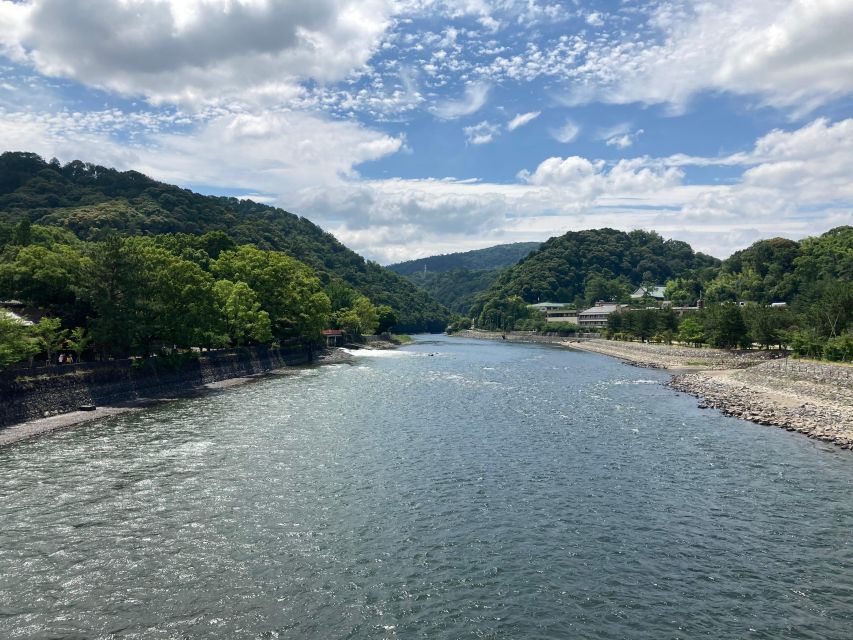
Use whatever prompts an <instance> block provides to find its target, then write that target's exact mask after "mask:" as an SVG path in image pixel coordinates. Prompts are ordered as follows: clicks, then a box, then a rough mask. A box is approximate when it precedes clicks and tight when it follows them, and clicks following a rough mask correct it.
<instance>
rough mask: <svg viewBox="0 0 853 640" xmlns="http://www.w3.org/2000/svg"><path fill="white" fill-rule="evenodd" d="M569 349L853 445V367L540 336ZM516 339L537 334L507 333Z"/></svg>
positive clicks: (729, 407) (763, 419)
mask: <svg viewBox="0 0 853 640" xmlns="http://www.w3.org/2000/svg"><path fill="white" fill-rule="evenodd" d="M460 335H464V337H469V338H479V339H488V340H501V339H502V337H501V334H499V333H495V332H485V331H466V332H462V333H461V334H460ZM541 338H547V339H546V340H539V342H547V343H550V344H557V345H559V346H562V347H567V348H570V349H577V350H579V351H588V352H591V353H598V354H601V355H606V356H610V357H612V358H618V359H620V360H622V361H624V362H627V363H629V364H631V365H634V366H638V367H644V368H651V369H663V370H666V371H670V372H671V373H672V374H673V376H674V377H673V378H672V379H671V380H670V381H669V382H668V383H666V384H667V386H669V387H670V388H672V389H675V390H677V391H681V392H684V393H689V394H691V395H693V396H696V397H697V398H699V401H700V402H699V406H700V407H701V408H712V409H717V410H719V411H720V412H721V413H723V414H725V415H728V416H733V417H737V418H741V419H743V420H748V421H750V422H755V423H757V424H762V425H768V426H776V427H780V428H783V429H786V430H788V431H793V432H797V433H801V434H803V435H805V436H808V437H810V438H816V439H819V440H823V441H825V442H830V443H833V444H835V445H838V446H840V447H842V448H844V449H853V367H851V366H848V365H842V364H833V363H824V362H810V361H797V360H790V359H788V358H783V357H780V356H781V355H782V354H781V353H780V352H778V351H735V350H731V351H730V350H725V349H699V348H694V347H685V346H678V345H665V344H650V343H638V342H616V341H611V340H602V339H577V338H556V339H554V338H553V337H550V336H541ZM507 340H508V341H510V342H533V341H534V340H531V339H529V338H528V337H525V336H519V337H516V336H512V337H511V336H509V335H508V336H507Z"/></svg>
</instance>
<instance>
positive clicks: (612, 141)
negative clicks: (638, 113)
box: [597, 122, 643, 149]
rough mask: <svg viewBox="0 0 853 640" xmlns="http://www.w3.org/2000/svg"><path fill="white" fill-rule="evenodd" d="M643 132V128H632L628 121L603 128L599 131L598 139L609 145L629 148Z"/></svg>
mask: <svg viewBox="0 0 853 640" xmlns="http://www.w3.org/2000/svg"><path fill="white" fill-rule="evenodd" d="M642 134H643V130H642V129H637V130H636V131H632V130H631V125H630V124H628V123H627V122H624V123H621V124H617V125H615V126H612V127H608V128H605V129H601V130H599V132H598V136H597V137H598V139H599V140H602V141H604V144H606V145H607V146H608V147H617V148H619V149H627V148H628V147H630V146H631V145H633V144H634V142H636V140H637V138H639V137H640V136H641V135H642Z"/></svg>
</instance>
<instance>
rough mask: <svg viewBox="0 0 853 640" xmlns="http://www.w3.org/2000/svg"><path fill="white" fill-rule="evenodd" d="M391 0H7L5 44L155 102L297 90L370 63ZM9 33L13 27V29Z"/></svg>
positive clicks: (36, 61)
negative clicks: (301, 84) (302, 83)
mask: <svg viewBox="0 0 853 640" xmlns="http://www.w3.org/2000/svg"><path fill="white" fill-rule="evenodd" d="M392 8H393V7H392V5H391V3H390V2H389V1H387V0H312V2H297V1H295V0H237V1H234V0H134V1H133V2H114V1H110V0H88V1H87V2H80V1H78V0H30V1H29V2H23V3H17V2H10V1H9V0H2V2H0V25H3V26H6V25H11V26H12V27H13V28H12V29H10V30H9V31H8V32H7V34H6V35H4V36H2V37H3V41H2V44H3V47H4V50H5V51H6V52H7V53H8V52H11V53H12V54H14V57H15V59H17V60H19V61H26V62H28V63H30V64H32V65H33V66H34V67H35V68H36V69H37V70H38V71H39V72H40V73H42V74H44V75H47V76H53V77H63V78H70V79H73V80H76V81H79V82H81V83H83V84H86V85H90V86H96V87H102V88H105V89H108V90H111V91H117V92H119V93H122V94H125V95H131V96H143V97H145V98H147V99H148V100H150V101H151V102H152V103H157V104H161V103H184V104H199V103H210V102H219V101H221V100H222V98H223V97H230V98H238V97H241V96H243V95H244V93H250V94H258V95H262V96H263V95H269V96H273V97H278V96H281V95H284V96H285V97H288V98H289V97H292V96H293V95H294V94H295V93H296V92H297V89H296V88H295V85H296V83H297V81H298V80H299V79H304V78H311V79H315V80H319V81H335V80H340V79H342V78H344V77H346V76H347V74H349V73H350V72H351V71H352V70H354V69H356V68H358V67H359V66H361V65H364V64H365V63H366V62H367V61H368V60H369V58H370V56H371V55H372V53H373V52H374V50H375V48H376V47H377V46H378V43H379V39H380V37H381V36H382V34H383V33H384V31H385V29H386V28H387V26H388V24H389V19H390V17H391V13H392ZM4 31H6V30H5V29H4Z"/></svg>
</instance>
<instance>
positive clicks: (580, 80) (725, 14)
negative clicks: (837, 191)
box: [568, 0, 853, 112]
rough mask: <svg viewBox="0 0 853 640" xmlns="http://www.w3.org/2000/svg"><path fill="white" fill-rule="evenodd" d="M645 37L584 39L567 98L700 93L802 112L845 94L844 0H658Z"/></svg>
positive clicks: (848, 88) (852, 70) (850, 53)
mask: <svg viewBox="0 0 853 640" xmlns="http://www.w3.org/2000/svg"><path fill="white" fill-rule="evenodd" d="M653 7H654V9H653V12H652V15H651V18H650V20H649V23H648V30H647V32H646V33H645V34H642V35H641V36H640V37H637V36H636V34H632V35H624V36H623V37H622V39H615V40H614V39H611V40H609V41H604V42H594V43H589V44H590V46H589V48H588V50H587V51H585V55H584V61H583V63H582V64H580V65H577V66H576V67H574V68H573V69H571V70H570V71H569V74H568V77H571V78H573V79H574V81H575V86H574V89H573V91H572V95H571V97H570V99H569V102H570V103H573V104H576V103H581V102H590V101H594V100H603V101H606V102H613V103H630V102H643V103H647V104H654V103H669V104H671V105H672V106H673V107H674V108H676V109H683V108H684V107H685V105H686V104H687V103H688V102H689V100H690V99H691V98H692V97H693V96H694V95H696V94H697V93H699V92H702V91H730V92H734V93H738V94H743V95H757V96H760V97H761V99H762V100H763V101H765V102H767V103H768V104H772V105H776V106H780V107H785V108H793V109H795V110H796V111H799V112H803V111H807V110H809V109H810V108H813V107H815V106H817V105H819V104H822V103H825V102H827V101H829V100H831V99H833V98H836V97H839V96H844V95H849V94H850V93H851V92H853V46H851V39H850V34H851V33H853V3H851V2H849V0H824V1H821V2H813V1H809V0H751V1H750V2H742V1H741V0H713V1H706V2H702V3H695V4H693V3H676V2H658V3H657V4H655V5H653Z"/></svg>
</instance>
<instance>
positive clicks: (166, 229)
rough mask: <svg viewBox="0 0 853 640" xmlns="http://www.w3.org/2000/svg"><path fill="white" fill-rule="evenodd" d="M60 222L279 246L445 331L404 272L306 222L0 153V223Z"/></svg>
mask: <svg viewBox="0 0 853 640" xmlns="http://www.w3.org/2000/svg"><path fill="white" fill-rule="evenodd" d="M25 219H26V220H29V221H30V222H31V223H33V224H39V225H47V226H56V227H62V228H64V229H67V230H69V231H71V232H73V233H74V234H75V235H76V236H78V237H79V238H82V239H86V240H99V239H103V238H106V237H107V236H109V235H110V234H112V233H119V234H124V235H155V234H165V233H187V234H192V235H201V234H204V233H206V232H209V231H222V232H225V233H226V234H227V235H228V236H229V237H231V238H232V239H233V240H234V241H235V242H237V243H238V244H255V245H257V246H258V247H260V248H262V249H268V250H274V251H281V252H284V253H287V254H289V255H291V256H293V257H295V258H297V259H299V260H301V261H302V262H304V263H306V264H308V265H309V266H311V267H313V268H314V269H315V270H316V271H317V273H318V275H319V276H320V278H321V281H323V283H324V284H326V283H328V282H330V281H334V280H342V281H343V282H345V283H346V284H347V285H348V286H350V287H352V288H353V289H355V290H356V291H358V292H359V293H361V294H363V295H365V296H367V297H368V298H370V299H371V300H372V301H373V302H374V303H375V304H380V305H381V304H384V305H389V306H390V307H392V308H393V309H394V311H395V312H396V316H397V319H398V329H400V330H405V331H412V332H414V331H441V330H443V329H444V328H445V326H446V325H447V322H448V320H449V319H450V313H449V311H448V310H447V309H446V308H445V307H443V306H442V305H441V304H440V303H438V302H437V301H436V300H434V299H433V298H431V297H430V296H429V294H427V293H426V292H424V291H423V290H421V289H418V288H417V287H415V286H414V285H413V284H412V283H411V282H409V281H408V280H407V279H406V278H404V277H402V276H401V275H399V274H397V273H395V272H393V271H391V270H389V269H386V268H384V267H381V266H380V265H379V264H377V263H375V262H372V261H369V260H365V259H364V258H363V257H361V256H360V255H358V254H357V253H355V252H354V251H352V250H351V249H349V248H347V247H345V246H344V245H343V244H341V243H340V242H339V241H338V240H337V239H336V238H335V237H334V236H333V235H332V234H330V233H327V232H325V231H323V229H321V228H320V227H318V226H317V225H315V224H314V223H312V222H310V221H309V220H307V219H306V218H303V217H300V216H297V215H294V214H292V213H289V212H287V211H285V210H283V209H279V208H276V207H271V206H268V205H264V204H259V203H257V202H253V201H251V200H238V199H237V198H227V197H215V196H204V195H201V194H198V193H194V192H192V191H190V190H188V189H182V188H180V187H177V186H174V185H169V184H165V183H162V182H158V181H156V180H153V179H151V178H149V177H147V176H145V175H143V174H141V173H139V172H136V171H117V170H115V169H110V168H107V167H101V166H98V165H94V164H89V163H84V162H81V161H79V160H75V161H73V162H70V163H68V164H66V165H60V163H59V162H58V161H55V160H52V161H50V162H45V161H44V160H43V159H42V158H41V157H39V156H38V155H36V154H34V153H22V152H9V153H4V154H2V155H0V226H2V225H3V224H4V223H5V224H6V225H12V224H16V223H18V222H20V221H22V220H25ZM0 230H2V229H0Z"/></svg>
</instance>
